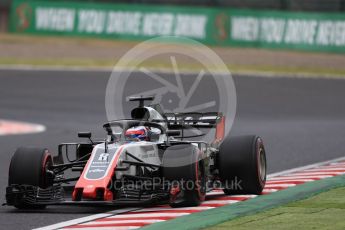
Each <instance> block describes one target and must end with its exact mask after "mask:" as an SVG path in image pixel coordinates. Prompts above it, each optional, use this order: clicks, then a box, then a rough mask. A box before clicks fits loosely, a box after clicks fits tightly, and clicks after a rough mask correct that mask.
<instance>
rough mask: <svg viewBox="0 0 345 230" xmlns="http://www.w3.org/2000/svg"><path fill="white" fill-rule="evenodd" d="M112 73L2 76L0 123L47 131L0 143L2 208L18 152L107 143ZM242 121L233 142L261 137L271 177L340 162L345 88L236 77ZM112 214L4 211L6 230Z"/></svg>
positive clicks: (344, 147) (326, 82)
mask: <svg viewBox="0 0 345 230" xmlns="http://www.w3.org/2000/svg"><path fill="white" fill-rule="evenodd" d="M109 76H110V73H109V72H103V71H100V72H95V71H91V72H90V71H89V72H88V71H21V70H0V118H1V119H9V120H18V121H26V122H32V123H39V124H43V125H45V126H46V127H47V131H45V132H43V133H39V134H27V135H14V136H1V137H0V165H1V167H0V169H1V176H0V200H1V201H5V199H4V196H5V187H6V184H7V174H8V166H9V162H10V158H11V156H12V154H13V152H14V150H15V149H16V147H18V146H43V147H47V148H49V149H50V150H51V151H52V152H56V151H57V145H58V144H59V143H60V142H72V141H77V140H78V139H77V137H76V136H77V132H78V131H85V130H90V131H92V132H93V135H94V136H95V137H103V136H104V131H103V129H102V124H103V123H104V121H106V115H105V106H104V95H105V88H106V84H107V81H108V78H109ZM234 81H235V85H236V90H237V97H238V98H237V99H238V102H237V115H236V120H235V123H234V126H233V129H232V131H231V132H232V134H233V135H237V134H252V133H254V134H259V135H260V136H262V137H263V139H264V142H265V145H266V151H267V158H268V166H269V172H270V173H273V172H278V171H282V170H285V169H289V168H294V167H298V166H303V165H306V164H311V163H316V162H320V161H325V160H328V159H333V158H336V157H342V156H344V153H345V100H344V98H345V80H341V79H332V80H331V79H302V78H262V77H248V76H241V77H238V76H234ZM107 210H109V209H107V208H97V207H92V208H90V207H87V208H86V207H65V206H51V207H48V208H47V209H46V210H44V211H31V212H27V211H26V212H24V211H18V210H16V209H14V208H12V207H6V206H5V207H1V208H0V213H1V214H0V223H1V224H0V229H31V228H35V227H41V226H45V225H50V224H54V223H57V222H61V221H66V220H70V219H74V218H79V217H83V216H87V215H91V214H95V213H99V212H105V211H107Z"/></svg>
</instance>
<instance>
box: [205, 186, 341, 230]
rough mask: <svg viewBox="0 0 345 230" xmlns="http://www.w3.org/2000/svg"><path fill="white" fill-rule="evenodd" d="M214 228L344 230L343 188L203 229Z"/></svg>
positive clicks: (212, 229)
mask: <svg viewBox="0 0 345 230" xmlns="http://www.w3.org/2000/svg"><path fill="white" fill-rule="evenodd" d="M216 229H224V230H225V229H239V230H242V229H256V230H260V229H278V230H280V229H345V187H341V188H337V189H332V190H330V191H327V192H324V193H321V194H318V195H316V196H313V197H310V198H308V199H305V200H301V201H297V202H292V203H289V204H287V205H284V206H281V207H278V208H274V209H270V210H268V211H264V212H261V213H258V214H255V215H249V216H244V217H240V218H237V219H234V220H232V221H228V222H224V223H222V224H219V225H215V226H213V227H211V228H207V230H216Z"/></svg>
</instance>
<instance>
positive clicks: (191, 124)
mask: <svg viewBox="0 0 345 230" xmlns="http://www.w3.org/2000/svg"><path fill="white" fill-rule="evenodd" d="M164 117H165V119H166V120H165V122H166V123H167V126H168V129H181V130H182V131H183V130H186V129H195V128H196V129H210V128H215V129H216V134H215V141H217V142H218V141H221V140H222V139H223V138H224V132H225V117H224V116H223V114H222V113H218V112H206V113H197V112H191V113H165V114H164ZM182 135H183V134H182ZM182 138H183V137H182ZM185 138H187V137H185Z"/></svg>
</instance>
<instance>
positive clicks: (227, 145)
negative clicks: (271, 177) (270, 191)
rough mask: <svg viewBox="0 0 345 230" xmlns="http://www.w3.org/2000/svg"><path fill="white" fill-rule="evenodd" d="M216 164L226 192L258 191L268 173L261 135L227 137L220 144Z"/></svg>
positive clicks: (252, 192)
mask: <svg viewBox="0 0 345 230" xmlns="http://www.w3.org/2000/svg"><path fill="white" fill-rule="evenodd" d="M218 168H219V176H220V180H221V181H222V183H223V187H224V189H223V190H224V193H225V194H261V193H262V190H263V189H264V187H265V183H266V173H267V170H266V168H267V165H266V152H265V148H264V144H263V142H262V139H261V138H260V137H258V136H252V135H250V136H235V137H227V138H226V139H225V140H224V141H223V142H222V144H221V145H220V148H219V155H218Z"/></svg>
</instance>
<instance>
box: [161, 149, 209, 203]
mask: <svg viewBox="0 0 345 230" xmlns="http://www.w3.org/2000/svg"><path fill="white" fill-rule="evenodd" d="M163 175H164V178H165V179H166V180H168V181H169V182H170V183H172V184H173V185H176V184H178V186H179V189H180V193H179V194H178V195H177V197H176V199H174V200H171V201H170V206H171V207H173V208H177V207H189V206H198V205H200V203H201V202H202V201H203V200H205V195H206V174H205V165H204V160H203V159H201V155H200V153H199V151H198V149H197V148H196V147H194V146H193V145H189V144H181V145H175V146H171V147H169V148H168V149H167V150H166V151H165V152H164V155H163Z"/></svg>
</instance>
